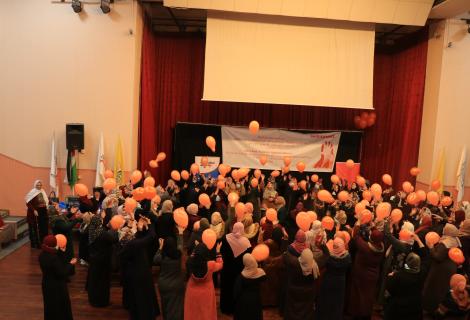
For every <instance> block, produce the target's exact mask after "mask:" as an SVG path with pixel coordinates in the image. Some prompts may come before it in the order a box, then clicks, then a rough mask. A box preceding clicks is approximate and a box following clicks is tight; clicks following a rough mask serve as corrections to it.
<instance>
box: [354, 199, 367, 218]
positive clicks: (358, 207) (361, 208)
mask: <svg viewBox="0 0 470 320" xmlns="http://www.w3.org/2000/svg"><path fill="white" fill-rule="evenodd" d="M365 209H366V205H365V204H364V203H363V202H359V203H356V206H355V207H354V212H355V213H356V216H357V217H359V216H360V215H361V212H362V211H364V210H365Z"/></svg>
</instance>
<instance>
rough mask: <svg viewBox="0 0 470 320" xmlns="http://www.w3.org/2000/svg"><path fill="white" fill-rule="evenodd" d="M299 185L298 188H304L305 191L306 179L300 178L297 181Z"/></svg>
mask: <svg viewBox="0 0 470 320" xmlns="http://www.w3.org/2000/svg"><path fill="white" fill-rule="evenodd" d="M299 187H300V189H302V190H304V191H307V181H305V180H302V181H300V182H299Z"/></svg>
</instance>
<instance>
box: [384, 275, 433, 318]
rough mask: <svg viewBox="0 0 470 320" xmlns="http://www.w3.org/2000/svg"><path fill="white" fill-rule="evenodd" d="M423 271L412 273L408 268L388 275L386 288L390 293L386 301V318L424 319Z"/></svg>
mask: <svg viewBox="0 0 470 320" xmlns="http://www.w3.org/2000/svg"><path fill="white" fill-rule="evenodd" d="M423 279H424V276H423V273H422V272H421V273H410V272H408V271H406V270H404V269H403V270H401V271H398V272H395V273H394V274H393V275H392V276H388V277H387V279H386V282H385V288H386V290H387V292H388V294H389V297H388V298H387V300H386V302H385V308H384V319H385V320H395V319H402V320H419V319H422V309H421V292H422V289H423Z"/></svg>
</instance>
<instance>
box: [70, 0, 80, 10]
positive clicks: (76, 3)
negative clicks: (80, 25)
mask: <svg viewBox="0 0 470 320" xmlns="http://www.w3.org/2000/svg"><path fill="white" fill-rule="evenodd" d="M72 9H73V11H74V12H75V13H80V12H82V2H81V1H80V0H72Z"/></svg>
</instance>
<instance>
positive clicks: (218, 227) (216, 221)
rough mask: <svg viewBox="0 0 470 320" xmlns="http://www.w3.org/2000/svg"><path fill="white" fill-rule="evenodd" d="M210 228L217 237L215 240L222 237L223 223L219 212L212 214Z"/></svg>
mask: <svg viewBox="0 0 470 320" xmlns="http://www.w3.org/2000/svg"><path fill="white" fill-rule="evenodd" d="M210 228H211V229H212V230H214V232H215V234H216V235H217V239H220V238H222V237H223V236H224V231H225V222H224V220H222V216H221V215H220V213H219V212H217V211H216V212H214V213H213V214H212V216H211V225H210Z"/></svg>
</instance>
